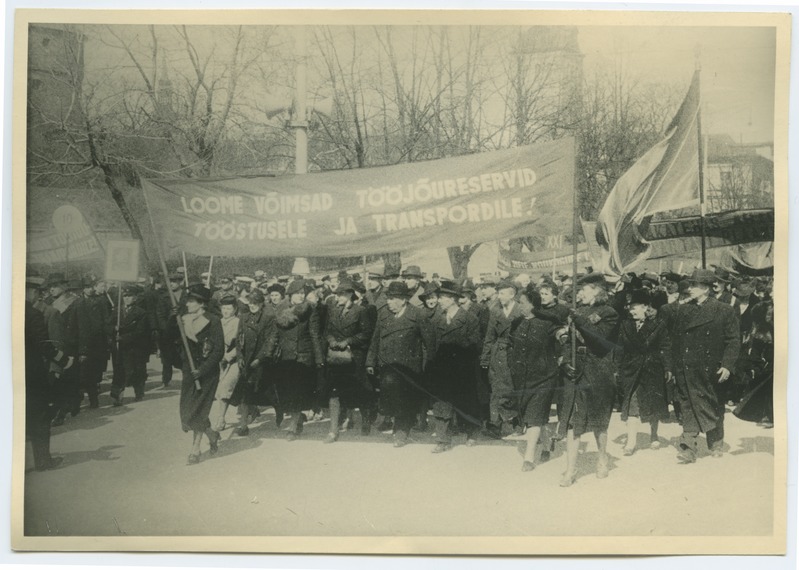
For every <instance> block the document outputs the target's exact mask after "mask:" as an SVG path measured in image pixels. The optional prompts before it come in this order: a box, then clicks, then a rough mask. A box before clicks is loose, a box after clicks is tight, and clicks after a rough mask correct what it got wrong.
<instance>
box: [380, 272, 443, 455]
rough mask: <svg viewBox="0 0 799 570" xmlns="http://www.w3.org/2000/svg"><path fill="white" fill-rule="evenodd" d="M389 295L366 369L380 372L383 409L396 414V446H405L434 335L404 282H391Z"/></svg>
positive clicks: (384, 412) (386, 413)
mask: <svg viewBox="0 0 799 570" xmlns="http://www.w3.org/2000/svg"><path fill="white" fill-rule="evenodd" d="M386 298H387V303H388V311H387V312H384V313H383V314H381V315H379V316H378V320H377V326H376V327H375V332H374V334H373V335H372V341H371V343H370V345H369V352H368V354H367V357H366V370H367V373H369V374H374V373H375V371H377V372H378V374H379V377H380V411H381V413H382V414H383V415H385V416H387V417H394V447H403V446H405V445H406V444H407V443H408V434H409V433H410V430H411V427H412V426H413V423H414V420H415V417H416V413H417V412H418V410H419V407H420V402H421V401H423V398H424V397H425V392H423V391H422V386H421V382H422V373H423V371H424V367H425V356H426V354H430V353H431V351H432V349H433V344H434V338H433V331H432V327H431V326H430V321H429V320H428V319H427V318H426V317H425V316H424V314H423V313H422V312H421V310H420V309H417V308H416V307H414V306H413V305H411V304H410V303H409V302H408V300H409V299H410V292H409V291H408V287H407V285H405V283H403V282H401V281H396V282H394V283H391V284H390V285H389V286H388V289H387V290H386Z"/></svg>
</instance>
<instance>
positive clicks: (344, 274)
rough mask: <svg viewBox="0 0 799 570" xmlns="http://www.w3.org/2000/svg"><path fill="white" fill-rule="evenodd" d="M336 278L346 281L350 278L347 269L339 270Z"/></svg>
mask: <svg viewBox="0 0 799 570" xmlns="http://www.w3.org/2000/svg"><path fill="white" fill-rule="evenodd" d="M336 277H338V278H339V279H346V278H347V277H349V275H348V274H347V270H346V269H339V271H338V273H337V274H336Z"/></svg>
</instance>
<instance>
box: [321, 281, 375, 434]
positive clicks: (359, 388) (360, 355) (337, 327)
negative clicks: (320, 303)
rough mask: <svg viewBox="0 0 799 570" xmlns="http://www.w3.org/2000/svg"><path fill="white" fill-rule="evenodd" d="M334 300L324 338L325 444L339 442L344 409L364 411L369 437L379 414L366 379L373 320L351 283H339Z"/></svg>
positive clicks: (364, 431) (363, 427) (364, 429)
mask: <svg viewBox="0 0 799 570" xmlns="http://www.w3.org/2000/svg"><path fill="white" fill-rule="evenodd" d="M334 298H335V305H332V306H330V307H329V309H328V317H327V319H326V322H325V331H324V334H323V335H322V339H323V341H324V347H325V349H326V351H325V354H326V356H327V362H326V363H325V368H326V370H325V376H324V379H325V381H324V383H323V384H322V387H321V392H322V393H321V394H320V395H321V396H322V398H323V399H325V400H327V401H328V402H329V406H330V432H329V433H328V434H327V438H326V439H325V443H333V442H335V441H336V440H337V439H338V434H339V425H340V423H341V421H343V414H342V410H347V409H351V408H359V409H360V410H361V433H362V434H363V435H368V434H369V431H370V430H371V425H372V422H373V421H374V417H375V412H376V409H375V408H376V407H375V403H374V389H373V388H372V385H371V384H370V383H369V379H368V378H367V376H366V353H367V351H368V350H369V341H370V340H371V339H372V333H373V332H374V321H373V319H372V317H371V316H370V314H369V309H368V308H367V307H365V306H363V305H361V304H360V303H357V302H356V297H355V285H354V283H352V282H351V281H341V282H339V284H338V287H336V295H335V297H334Z"/></svg>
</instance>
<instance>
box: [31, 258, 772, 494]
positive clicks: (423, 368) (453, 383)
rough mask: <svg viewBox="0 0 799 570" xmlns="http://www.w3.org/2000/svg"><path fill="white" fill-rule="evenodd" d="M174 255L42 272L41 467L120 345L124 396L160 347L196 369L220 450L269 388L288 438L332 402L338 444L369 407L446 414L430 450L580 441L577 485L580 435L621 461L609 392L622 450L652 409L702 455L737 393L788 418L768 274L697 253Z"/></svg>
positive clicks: (184, 378)
mask: <svg viewBox="0 0 799 570" xmlns="http://www.w3.org/2000/svg"><path fill="white" fill-rule="evenodd" d="M179 269H180V271H176V272H175V273H174V274H171V275H169V276H168V278H167V279H166V280H162V279H159V278H158V277H157V276H152V277H151V278H150V279H149V280H148V281H147V282H145V283H136V284H114V283H105V282H103V281H101V280H98V279H96V278H92V277H85V278H83V279H79V280H75V279H72V280H68V279H66V278H65V277H64V275H63V274H60V273H52V274H50V275H49V276H42V275H37V274H33V273H29V274H28V276H27V279H26V304H25V366H26V426H27V430H26V433H27V437H28V439H29V441H30V442H31V444H32V448H33V459H34V467H35V469H36V470H45V469H51V468H53V467H56V466H58V465H59V463H60V462H61V458H60V457H58V456H53V455H51V453H50V429H51V426H58V425H62V424H64V422H65V421H67V420H68V418H69V416H75V415H77V414H78V413H79V412H80V411H81V407H82V406H84V403H83V402H84V399H85V396H88V408H89V409H90V410H91V409H92V408H97V407H98V406H99V394H100V392H101V390H102V382H103V379H104V375H105V373H106V372H107V370H108V369H109V361H110V363H111V367H110V371H111V372H112V373H111V386H110V395H111V402H112V404H111V405H113V406H123V405H124V395H125V391H126V388H128V387H130V388H132V389H133V395H134V398H135V399H136V400H137V401H138V400H141V399H143V398H144V397H145V395H146V394H145V381H146V380H147V363H148V361H149V359H150V357H151V355H152V354H158V355H159V357H160V361H161V364H162V366H163V369H162V376H161V381H162V382H163V384H164V386H169V385H170V383H171V382H172V378H173V370H174V369H178V370H181V371H182V375H181V381H180V410H179V411H180V421H181V425H182V428H183V430H184V431H185V432H191V433H192V434H193V441H192V447H191V452H190V454H189V456H188V463H189V464H194V463H197V462H199V461H200V459H201V457H202V455H203V454H202V453H201V442H202V440H203V437H204V436H205V437H206V438H207V439H208V444H209V451H208V454H209V455H215V454H216V453H217V451H218V449H219V442H220V439H221V436H220V432H221V431H223V430H225V429H229V428H232V429H233V434H232V436H231V437H246V436H248V434H249V430H250V427H249V426H250V424H251V423H252V422H253V421H255V419H256V418H257V417H258V416H259V415H260V414H261V412H262V411H263V409H264V408H267V407H272V408H273V409H274V414H275V422H274V423H275V424H276V426H277V427H278V428H280V429H281V430H282V431H284V432H285V433H286V438H287V439H288V440H295V439H297V438H300V437H302V434H303V425H304V424H305V423H306V422H308V421H310V420H319V419H322V418H324V419H326V420H329V426H330V427H329V431H328V433H327V435H326V436H325V438H324V442H325V443H335V442H336V441H337V440H338V439H339V437H340V434H341V432H342V430H348V429H354V428H355V427H356V424H358V423H359V425H360V431H361V433H362V434H363V435H364V436H368V435H369V434H370V432H371V430H373V429H376V430H378V431H381V432H387V431H389V430H390V433H392V434H393V442H394V446H395V447H403V446H405V445H407V444H408V443H411V442H412V441H413V438H412V434H413V432H414V431H428V432H431V433H432V434H433V437H434V440H435V442H436V443H435V446H434V447H433V448H432V452H433V453H442V452H446V451H448V450H450V449H451V448H452V446H453V445H454V444H455V442H456V441H457V442H461V441H464V440H465V445H466V446H475V445H477V444H478V443H479V442H480V441H481V440H483V441H484V440H485V439H486V438H493V439H500V438H506V439H513V440H522V441H524V442H526V445H525V446H524V457H523V462H522V470H523V471H531V470H533V469H534V467H535V466H536V464H537V463H539V462H542V461H547V460H548V459H549V455H550V452H551V450H552V449H554V445H555V442H556V441H559V440H565V448H566V454H565V455H566V469H565V473H564V475H563V478H562V479H561V481H560V484H561V485H562V486H570V485H572V484H573V483H574V481H575V474H576V472H577V462H578V448H579V443H580V439H581V437H582V436H583V435H584V434H593V436H594V438H595V441H596V445H597V448H598V451H599V453H598V459H597V462H596V476H597V477H599V478H604V477H607V476H608V464H609V456H608V453H607V438H608V425H609V423H610V419H611V414H612V413H613V412H614V410H615V411H618V412H620V413H621V419H622V420H623V421H624V422H626V425H627V430H626V431H627V435H626V444H625V446H624V451H623V453H624V454H625V455H633V454H634V453H635V452H636V446H637V442H638V439H639V438H638V432H639V430H640V429H643V428H642V426H647V429H646V430H645V431H648V432H649V433H648V435H649V437H648V439H647V438H646V435H647V434H646V433H644V439H643V441H645V442H647V443H646V445H647V446H648V447H650V448H652V449H658V448H660V447H661V445H662V444H663V440H661V439H660V438H659V437H658V426H659V424H660V423H661V422H664V421H678V422H679V423H680V424H681V426H682V435H681V437H680V438H679V440H678V442H677V445H676V448H677V449H676V456H677V460H678V461H679V462H680V463H683V464H689V463H693V462H695V461H696V459H697V457H698V456H700V455H704V454H700V453H699V452H700V435H701V434H704V436H705V439H706V444H707V449H708V450H709V454H708V455H710V456H711V457H720V456H722V455H723V452H724V416H725V413H726V412H727V411H731V412H732V413H734V414H735V415H737V416H738V417H739V418H741V419H744V420H746V421H753V422H757V423H758V424H759V425H761V426H763V427H764V428H770V427H772V426H773V423H772V422H773V402H772V400H773V397H772V392H773V352H774V349H773V302H772V298H771V288H772V279H771V278H770V277H746V276H740V275H731V274H730V273H728V272H725V271H723V270H721V269H716V270H708V269H695V270H694V271H693V272H692V273H691V274H690V275H681V274H677V273H674V272H665V273H662V274H660V275H657V274H654V273H649V272H643V273H639V274H635V273H629V274H625V275H622V276H621V277H620V278H614V279H610V278H607V277H605V276H604V275H602V274H600V273H597V272H593V271H592V270H591V268H586V272H585V273H581V274H578V275H577V276H576V277H575V278H574V279H572V276H571V275H557V274H545V275H542V276H541V277H540V278H539V279H538V280H537V281H533V280H532V279H531V277H530V276H529V275H526V274H521V275H517V276H516V277H515V278H513V279H511V278H509V277H505V278H494V277H492V276H489V277H485V276H484V277H483V278H482V279H481V280H479V281H477V282H474V281H472V280H471V279H467V280H464V281H461V282H455V281H453V280H451V279H446V278H441V277H439V276H438V274H433V275H432V277H431V278H429V279H425V274H424V273H423V272H422V271H421V269H420V268H419V267H418V266H413V265H411V266H408V267H406V268H405V269H404V270H403V271H402V272H401V273H398V274H394V275H383V274H379V273H366V274H365V275H364V276H363V277H361V275H360V274H358V273H351V274H349V273H347V272H344V271H342V272H340V273H339V274H338V275H337V276H336V277H335V278H332V277H331V276H327V275H326V276H324V277H321V278H320V279H309V278H303V277H301V276H283V277H268V276H267V275H265V273H264V272H262V271H257V272H256V273H255V275H253V276H243V275H232V276H221V277H217V278H216V279H215V282H214V283H213V284H212V282H211V281H212V280H211V277H210V276H208V275H207V274H204V275H202V276H200V278H199V279H197V280H196V281H195V280H193V279H191V277H190V276H188V275H186V273H185V270H183V268H179ZM727 408H729V410H728V409H727ZM88 413H91V412H90V411H89V412H88ZM551 418H553V420H552V421H551ZM550 424H551V426H550Z"/></svg>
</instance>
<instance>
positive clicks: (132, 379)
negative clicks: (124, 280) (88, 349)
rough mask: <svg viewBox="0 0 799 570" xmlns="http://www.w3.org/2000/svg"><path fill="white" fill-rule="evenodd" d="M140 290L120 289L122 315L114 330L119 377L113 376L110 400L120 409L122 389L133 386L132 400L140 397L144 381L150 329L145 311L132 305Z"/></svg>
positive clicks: (136, 305) (135, 287) (128, 286)
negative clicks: (120, 370) (119, 370)
mask: <svg viewBox="0 0 799 570" xmlns="http://www.w3.org/2000/svg"><path fill="white" fill-rule="evenodd" d="M141 293H142V289H141V287H139V286H138V285H127V286H125V287H123V289H122V312H121V315H120V319H119V329H118V330H117V346H118V347H119V348H118V350H119V360H120V362H121V364H122V374H120V375H118V376H116V377H114V380H113V382H112V384H111V398H112V399H113V401H114V404H113V405H114V406H121V405H122V400H123V395H124V393H125V387H126V386H132V387H133V393H134V399H135V400H136V401H137V402H139V401H141V400H142V399H143V398H144V384H145V382H146V381H147V360H148V358H149V355H150V328H149V324H148V319H147V312H146V311H145V310H144V309H143V308H142V307H141V306H139V305H138V304H137V303H136V299H137V297H138V296H139V295H141Z"/></svg>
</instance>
